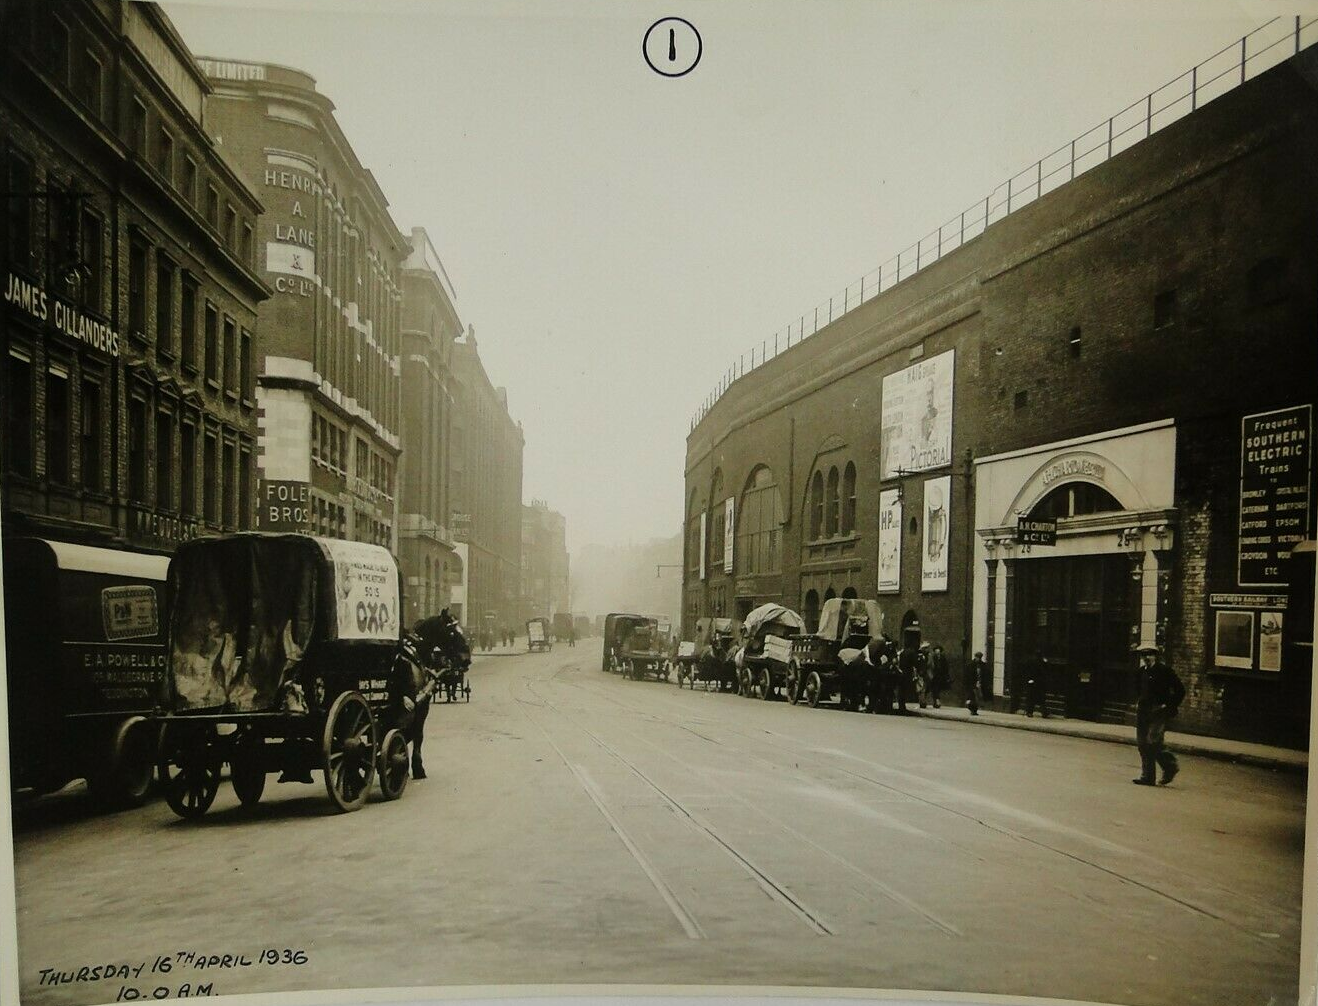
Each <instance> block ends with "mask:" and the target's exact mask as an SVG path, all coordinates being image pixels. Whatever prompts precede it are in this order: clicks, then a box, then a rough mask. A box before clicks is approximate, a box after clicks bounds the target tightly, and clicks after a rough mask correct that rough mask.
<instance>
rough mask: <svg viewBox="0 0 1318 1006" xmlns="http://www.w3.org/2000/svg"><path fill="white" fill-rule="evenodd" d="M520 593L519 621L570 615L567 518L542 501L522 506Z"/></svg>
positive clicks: (534, 501)
mask: <svg viewBox="0 0 1318 1006" xmlns="http://www.w3.org/2000/svg"><path fill="white" fill-rule="evenodd" d="M521 594H522V614H521V619H520V620H521V621H526V620H527V619H528V618H536V617H543V618H552V617H553V616H554V615H555V614H558V613H559V612H562V613H564V614H571V611H572V604H571V594H570V590H569V583H568V554H567V518H566V517H564V516H563V515H562V514H561V513H559V512H558V511H557V510H550V509H549V505H548V504H547V503H546V502H545V501H544V500H532V501H531V502H530V504H529V505H526V506H523V507H522V586H521Z"/></svg>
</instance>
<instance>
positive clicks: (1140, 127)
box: [688, 16, 1318, 432]
mask: <svg viewBox="0 0 1318 1006" xmlns="http://www.w3.org/2000/svg"><path fill="white" fill-rule="evenodd" d="M1315 25H1318V17H1313V18H1310V19H1309V20H1307V21H1306V20H1303V18H1302V16H1296V17H1295V18H1294V19H1291V18H1281V17H1275V18H1273V19H1272V20H1270V21H1268V22H1266V23H1264V24H1262V25H1260V26H1259V27H1257V28H1255V29H1254V30H1253V31H1251V32H1250V33H1249V34H1247V35H1245V36H1243V37H1242V38H1241V39H1240V40H1239V41H1236V42H1232V43H1231V44H1230V45H1228V46H1226V47H1224V48H1222V49H1219V50H1218V51H1217V52H1215V53H1213V55H1211V56H1209V57H1208V58H1207V59H1205V60H1204V61H1203V62H1201V63H1199V64H1197V65H1195V66H1193V67H1191V68H1190V69H1189V70H1187V71H1185V72H1184V73H1182V74H1181V75H1180V76H1178V77H1176V78H1174V79H1172V80H1170V81H1168V82H1167V83H1166V84H1163V85H1162V86H1161V87H1159V88H1157V89H1156V90H1154V91H1150V92H1149V93H1148V94H1146V95H1145V96H1144V97H1143V98H1140V99H1139V100H1138V101H1135V102H1132V103H1131V104H1129V105H1127V106H1126V107H1125V108H1123V109H1122V110H1121V111H1119V112H1117V113H1116V114H1115V115H1112V116H1110V117H1109V118H1108V119H1107V120H1106V121H1105V122H1101V123H1099V124H1098V125H1097V126H1095V127H1094V128H1092V129H1089V130H1087V131H1086V132H1083V133H1081V134H1080V135H1079V136H1077V137H1075V138H1074V139H1073V140H1071V141H1070V142H1069V143H1066V144H1063V145H1062V146H1060V147H1058V148H1057V149H1056V150H1053V151H1052V152H1050V153H1047V154H1045V155H1044V156H1042V157H1040V158H1039V159H1038V160H1037V161H1035V162H1034V163H1033V164H1032V165H1030V166H1029V167H1028V168H1025V169H1024V170H1022V171H1018V172H1017V173H1016V174H1014V175H1012V176H1011V177H1010V178H1008V179H1007V180H1006V181H1005V182H1003V183H1002V184H1000V185H998V186H997V187H996V188H994V189H993V191H991V192H990V193H989V194H988V195H986V196H985V197H984V198H983V199H981V200H979V201H977V202H975V203H974V204H973V205H972V206H969V207H967V208H966V209H964V210H962V211H961V212H960V213H959V214H958V215H957V216H954V217H952V218H951V219H949V220H947V221H945V222H944V223H942V224H940V225H939V226H938V229H937V230H933V231H930V232H929V233H928V234H926V235H925V236H924V237H922V238H921V239H920V240H919V241H917V242H916V243H915V244H913V245H911V246H910V247H909V248H904V249H902V250H901V251H899V252H898V253H897V254H896V255H895V256H893V257H892V258H890V259H888V261H886V262H884V263H882V264H881V265H880V266H879V267H878V268H877V269H872V270H870V271H869V272H867V273H866V274H865V275H864V276H862V277H861V278H860V279H858V280H856V281H855V282H854V283H851V284H849V285H848V286H846V287H844V288H843V289H842V291H841V292H839V293H837V294H834V295H833V296H832V297H829V298H828V299H827V300H825V301H821V302H820V303H818V304H816V305H815V307H814V308H813V310H812V311H810V312H809V313H808V314H802V315H801V316H800V317H799V318H798V319H797V320H796V321H794V322H791V323H789V324H788V325H787V327H786V328H785V329H781V330H779V331H777V332H775V333H774V334H773V335H772V336H771V337H769V338H766V339H764V340H762V341H761V342H760V344H759V346H752V347H751V348H750V351H749V353H743V354H742V355H741V357H740V358H739V359H738V360H737V361H736V362H734V363H733V364H732V365H731V366H730V367H728V369H727V371H726V372H725V373H724V374H723V376H722V377H721V378H720V379H719V382H718V384H717V385H716V386H715V387H714V389H713V390H712V391H710V393H709V394H708V395H706V396H705V400H704V401H703V402H701V404H700V407H699V408H698V409H697V410H696V412H695V414H694V415H693V416H692V417H691V424H690V427H689V428H688V432H690V431H691V430H694V429H695V428H696V425H697V424H698V423H699V422H700V421H701V420H702V419H704V418H705V416H706V415H707V414H708V413H709V410H710V409H711V408H713V407H714V403H716V402H717V401H718V400H719V398H720V397H722V395H723V393H724V392H725V391H727V390H728V388H729V387H730V386H731V385H732V383H733V382H734V381H736V380H737V378H739V377H741V376H742V375H743V374H745V373H747V372H748V371H750V370H754V369H755V368H756V367H758V366H762V365H763V364H764V363H766V362H767V361H769V360H772V359H773V358H774V357H775V356H777V355H778V354H779V353H782V352H784V351H786V350H787V349H789V348H791V347H792V346H794V345H796V344H797V343H799V342H802V341H803V340H805V339H808V338H810V336H812V335H814V334H815V333H816V332H818V331H819V330H820V329H821V328H823V327H825V326H826V325H829V324H831V323H832V322H833V321H835V320H836V319H838V318H840V317H841V316H842V315H844V314H846V313H847V312H848V311H850V310H851V309H853V308H855V307H858V306H859V305H861V304H863V303H864V302H865V301H867V300H870V299H871V298H873V297H876V296H878V295H879V294H880V293H882V292H883V291H885V290H890V289H892V288H893V287H894V286H896V285H897V284H898V283H900V282H902V281H903V280H906V279H910V278H911V277H912V276H914V275H915V274H916V273H917V272H919V271H920V270H921V269H923V268H924V267H925V266H927V265H930V264H932V263H934V262H937V261H938V260H939V259H940V258H942V257H943V256H944V255H946V254H948V253H949V252H953V251H956V250H957V249H958V248H960V247H961V246H962V245H963V244H965V243H966V242H967V241H969V240H971V239H972V238H976V237H978V236H979V235H981V234H983V233H984V231H985V230H986V229H987V228H988V227H989V225H990V224H994V223H996V222H998V221H999V220H1002V219H1003V218H1005V217H1006V216H1007V215H1008V214H1009V213H1012V212H1014V211H1015V210H1018V209H1021V208H1022V207H1024V206H1028V205H1029V204H1030V203H1032V202H1034V201H1035V200H1036V199H1038V198H1040V197H1041V196H1044V195H1046V194H1047V193H1049V192H1052V191H1053V190H1054V189H1057V188H1059V187H1061V186H1062V185H1065V184H1066V183H1067V182H1069V181H1072V180H1073V179H1074V178H1075V177H1076V176H1077V175H1079V174H1082V173H1084V172H1085V171H1088V170H1089V169H1091V168H1094V167H1097V166H1098V165H1100V164H1102V163H1103V162H1104V161H1107V160H1109V159H1110V158H1112V157H1113V156H1114V155H1116V154H1119V153H1121V152H1122V151H1123V150H1128V149H1129V148H1130V147H1133V146H1134V145H1135V144H1136V143H1138V142H1139V141H1140V140H1143V139H1146V138H1147V137H1149V136H1151V135H1152V134H1153V133H1155V132H1157V131H1158V130H1160V129H1163V128H1165V127H1166V126H1169V125H1170V124H1171V123H1173V122H1175V121H1177V120H1178V119H1181V118H1183V117H1184V116H1186V115H1188V114H1190V113H1191V112H1193V111H1194V110H1195V109H1197V108H1199V107H1200V106H1201V105H1203V104H1205V103H1207V102H1209V101H1212V100H1213V99H1214V98H1217V97H1220V96H1221V95H1223V94H1225V93H1227V92H1228V91H1230V90H1232V89H1234V88H1236V87H1238V86H1239V85H1241V84H1243V83H1245V81H1246V80H1248V79H1249V78H1250V76H1251V75H1252V76H1258V75H1259V74H1260V73H1263V72H1264V71H1265V70H1269V69H1271V68H1272V67H1274V66H1276V65H1277V64H1279V63H1282V62H1284V61H1285V60H1287V59H1289V58H1290V57H1291V56H1293V55H1295V54H1296V53H1298V52H1300V50H1301V49H1305V48H1307V47H1308V46H1310V45H1313V43H1314V42H1316V41H1318V29H1315V27H1314V26H1315ZM807 325H809V326H810V331H809V332H807V331H806V326H807Z"/></svg>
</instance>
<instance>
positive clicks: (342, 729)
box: [321, 692, 375, 811]
mask: <svg viewBox="0 0 1318 1006" xmlns="http://www.w3.org/2000/svg"><path fill="white" fill-rule="evenodd" d="M321 752H322V754H323V755H324V759H325V764H324V768H325V790H326V792H328V793H329V798H330V799H331V800H333V801H334V804H335V805H336V806H337V807H338V808H339V810H345V811H347V810H356V809H357V808H359V807H361V806H362V805H363V804H364V803H366V796H367V794H368V793H369V792H370V789H371V783H372V782H373V781H374V779H375V717H374V716H372V715H371V707H370V706H369V705H367V704H366V700H365V699H364V698H362V696H361V693H360V692H344V693H343V694H342V695H340V696H339V697H338V698H337V699H335V700H334V705H332V706H330V711H329V715H328V716H327V717H326V718H325V734H324V738H323V742H322V744H321Z"/></svg>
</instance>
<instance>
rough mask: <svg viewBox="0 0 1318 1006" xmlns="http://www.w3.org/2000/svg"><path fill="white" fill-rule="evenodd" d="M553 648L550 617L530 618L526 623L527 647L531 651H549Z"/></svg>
mask: <svg viewBox="0 0 1318 1006" xmlns="http://www.w3.org/2000/svg"><path fill="white" fill-rule="evenodd" d="M553 648H554V641H553V639H551V638H550V636H549V619H547V618H532V619H529V620H528V621H527V623H526V649H527V650H528V651H529V652H531V653H535V652H536V651H539V652H541V653H548V652H549V651H550V650H552V649H553Z"/></svg>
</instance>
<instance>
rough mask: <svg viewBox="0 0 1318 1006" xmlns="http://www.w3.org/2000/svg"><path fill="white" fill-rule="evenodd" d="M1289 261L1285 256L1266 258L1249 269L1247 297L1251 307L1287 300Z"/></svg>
mask: <svg viewBox="0 0 1318 1006" xmlns="http://www.w3.org/2000/svg"><path fill="white" fill-rule="evenodd" d="M1288 273H1289V268H1288V263H1287V261H1286V259H1284V258H1277V257H1274V258H1265V259H1263V260H1262V261H1260V262H1259V263H1258V264H1257V265H1255V266H1254V267H1253V268H1252V269H1250V270H1249V275H1248V277H1247V278H1246V282H1247V285H1248V290H1247V297H1248V303H1249V306H1250V307H1251V308H1257V307H1265V306H1267V305H1268V304H1276V303H1277V302H1279V301H1282V300H1285V299H1286V296H1287V293H1288Z"/></svg>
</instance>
